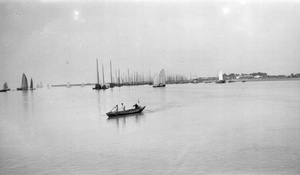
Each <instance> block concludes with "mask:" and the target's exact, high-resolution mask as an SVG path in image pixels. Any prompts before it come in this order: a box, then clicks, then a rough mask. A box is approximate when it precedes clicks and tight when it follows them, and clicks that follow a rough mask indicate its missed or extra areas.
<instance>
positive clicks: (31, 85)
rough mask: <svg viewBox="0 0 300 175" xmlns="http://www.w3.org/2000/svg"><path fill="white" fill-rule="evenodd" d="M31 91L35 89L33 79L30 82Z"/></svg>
mask: <svg viewBox="0 0 300 175" xmlns="http://www.w3.org/2000/svg"><path fill="white" fill-rule="evenodd" d="M30 89H33V81H32V78H31V80H30Z"/></svg>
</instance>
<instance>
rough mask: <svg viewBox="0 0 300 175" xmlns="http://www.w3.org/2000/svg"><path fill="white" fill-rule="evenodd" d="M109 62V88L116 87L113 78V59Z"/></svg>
mask: <svg viewBox="0 0 300 175" xmlns="http://www.w3.org/2000/svg"><path fill="white" fill-rule="evenodd" d="M109 63H110V84H109V88H114V87H115V83H113V78H112V68H111V61H110V62H109Z"/></svg>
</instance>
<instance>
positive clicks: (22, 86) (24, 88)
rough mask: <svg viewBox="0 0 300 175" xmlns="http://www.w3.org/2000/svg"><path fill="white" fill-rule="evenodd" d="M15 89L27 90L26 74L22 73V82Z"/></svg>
mask: <svg viewBox="0 0 300 175" xmlns="http://www.w3.org/2000/svg"><path fill="white" fill-rule="evenodd" d="M17 90H20V91H22V90H28V82H27V77H26V75H25V74H24V73H23V75H22V84H21V87H20V88H17Z"/></svg>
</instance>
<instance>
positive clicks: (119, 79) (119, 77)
mask: <svg viewBox="0 0 300 175" xmlns="http://www.w3.org/2000/svg"><path fill="white" fill-rule="evenodd" d="M118 83H119V85H120V69H119V76H118Z"/></svg>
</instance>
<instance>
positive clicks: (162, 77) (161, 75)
mask: <svg viewBox="0 0 300 175" xmlns="http://www.w3.org/2000/svg"><path fill="white" fill-rule="evenodd" d="M159 83H160V84H161V85H165V84H166V74H165V70H164V69H162V70H161V71H160V73H159Z"/></svg>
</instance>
